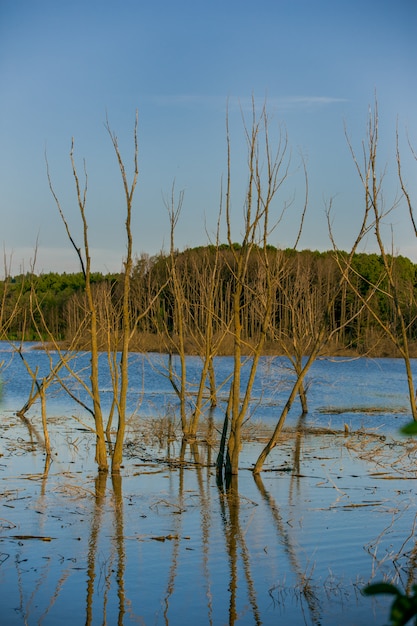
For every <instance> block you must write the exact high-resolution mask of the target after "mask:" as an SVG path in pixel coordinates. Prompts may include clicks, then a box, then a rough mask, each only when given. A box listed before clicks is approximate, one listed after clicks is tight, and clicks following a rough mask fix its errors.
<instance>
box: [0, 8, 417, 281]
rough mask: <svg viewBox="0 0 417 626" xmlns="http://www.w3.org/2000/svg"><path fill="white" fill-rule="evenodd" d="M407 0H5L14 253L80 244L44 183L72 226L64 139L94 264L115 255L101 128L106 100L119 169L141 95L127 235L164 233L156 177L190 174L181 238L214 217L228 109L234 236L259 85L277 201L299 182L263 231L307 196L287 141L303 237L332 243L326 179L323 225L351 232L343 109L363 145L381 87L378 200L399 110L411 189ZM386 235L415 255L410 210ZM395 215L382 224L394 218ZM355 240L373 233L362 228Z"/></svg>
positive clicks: (110, 161) (113, 199)
mask: <svg viewBox="0 0 417 626" xmlns="http://www.w3.org/2000/svg"><path fill="white" fill-rule="evenodd" d="M416 28H417V2H416V1H415V0H397V2H392V0H391V1H387V0H343V1H341V0H331V1H327V0H315V1H312V0H257V2H253V1H252V2H248V1H247V0H210V2H208V1H207V0H206V1H205V2H202V1H200V0H181V1H178V0H153V1H152V2H149V1H148V2H144V1H142V0H119V1H118V2H116V1H115V0H112V1H111V0H82V1H80V0H73V1H72V2H68V3H66V2H57V1H56V0H0V80H1V93H2V96H1V98H0V185H1V194H0V211H1V223H2V230H1V243H2V245H3V247H4V249H5V251H6V255H7V257H8V258H10V257H11V258H12V271H13V273H16V272H17V271H20V270H22V269H24V270H27V269H29V267H30V262H31V260H32V259H33V256H34V249H35V247H36V245H37V246H38V253H37V265H36V270H37V271H38V272H40V271H50V270H56V271H77V270H78V265H77V259H76V258H75V255H74V252H73V251H72V249H71V247H70V245H69V243H68V241H67V239H66V235H65V231H64V228H63V226H62V223H61V222H60V219H59V216H58V213H57V211H56V207H55V205H54V201H53V198H52V196H51V194H50V191H49V188H48V182H47V177H46V169H45V159H44V154H45V151H46V152H47V155H48V161H49V165H50V170H51V176H52V179H53V182H54V186H55V190H56V193H57V195H58V196H59V198H60V201H61V204H62V208H63V210H64V211H65V213H66V216H67V219H68V222H69V224H70V227H71V229H72V231H73V234H74V236H75V237H76V238H77V240H78V239H79V237H80V233H81V231H80V221H79V215H78V212H77V205H76V197H75V194H74V185H73V180H72V175H71V167H70V161H69V150H70V145H71V138H72V137H74V141H75V156H76V160H77V164H78V166H79V169H80V172H81V171H82V167H83V159H85V162H86V167H87V171H88V185H89V192H88V201H87V217H88V221H89V235H90V245H91V248H92V256H93V266H94V269H97V270H100V271H117V270H119V269H120V268H121V264H122V259H123V254H124V250H125V243H124V237H123V220H124V203H123V193H122V186H121V181H120V176H119V173H118V169H117V163H116V160H115V156H114V153H113V150H112V146H111V143H110V139H109V137H108V135H107V134H106V131H105V128H104V122H105V120H106V115H107V116H108V119H109V123H110V126H111V128H112V129H113V130H114V131H115V132H116V134H117V136H118V138H119V142H120V147H121V151H122V154H123V156H124V158H125V161H126V165H127V166H128V169H129V171H131V169H130V165H131V162H132V150H133V141H132V139H133V134H132V133H133V126H134V119H135V111H136V109H137V110H138V113H139V166H140V174H139V181H138V187H137V192H136V196H135V204H134V249H135V252H136V253H137V254H140V253H142V252H145V253H149V254H155V253H157V252H158V251H160V250H161V249H162V248H164V249H166V247H167V244H168V241H169V224H168V217H167V212H166V208H165V206H164V195H167V194H169V193H170V190H171V187H172V184H173V181H174V180H175V186H176V189H177V190H178V191H179V190H182V189H183V190H184V192H185V197H184V205H183V211H182V216H181V219H180V222H179V224H178V228H177V234H176V243H177V246H178V247H179V248H180V249H181V248H184V247H186V246H196V245H203V244H205V243H207V241H208V238H209V237H210V236H212V235H213V233H214V231H215V227H216V220H217V214H218V210H219V198H220V186H221V177H222V175H224V174H225V172H226V142H225V115H226V107H227V102H228V103H229V105H228V106H229V118H230V127H231V131H232V136H231V140H232V167H233V194H234V195H233V198H232V203H233V210H234V211H235V215H236V217H235V222H234V228H235V231H234V239H235V240H237V241H238V240H239V239H240V224H239V221H240V218H241V214H242V202H243V196H244V191H245V182H246V178H247V173H246V170H245V150H244V137H243V128H242V122H241V111H242V110H243V111H247V110H248V108H249V105H250V100H251V97H252V96H254V98H255V101H256V103H257V104H259V106H260V105H261V104H262V103H263V101H264V100H266V104H267V109H268V112H269V113H270V116H271V129H272V130H271V135H273V134H274V132H275V131H274V130H273V129H275V128H278V127H279V125H283V126H284V127H285V129H286V131H287V133H288V139H289V143H290V146H291V149H292V161H291V170H290V171H291V176H290V178H289V179H288V181H287V184H286V187H285V189H284V190H283V192H282V194H281V195H280V196H279V198H277V202H276V206H275V209H276V210H277V212H279V211H280V207H281V206H282V205H283V203H284V202H285V201H287V202H288V200H289V199H293V202H292V205H291V209H290V210H289V211H288V212H287V213H286V216H285V219H284V220H283V222H282V223H281V224H280V226H279V228H277V230H276V231H275V232H274V233H273V234H272V235H271V244H273V245H277V246H283V247H287V246H290V245H292V244H293V241H294V237H295V234H296V232H297V229H298V224H299V218H300V212H301V208H302V203H303V193H304V191H303V185H302V176H300V171H299V162H300V157H299V155H300V154H302V155H303V156H304V159H305V161H306V164H307V169H308V175H309V200H310V202H309V209H308V214H307V218H306V222H305V229H304V233H303V236H302V239H301V242H300V247H301V248H310V249H319V250H326V249H329V248H330V241H329V237H328V232H327V225H326V219H325V204H326V202H328V200H329V198H330V197H333V198H334V200H333V206H334V214H333V219H334V222H333V223H334V234H335V237H336V239H337V242H338V244H339V246H340V247H342V248H345V249H348V248H349V247H350V246H351V245H352V242H353V239H354V236H355V233H356V231H357V228H358V227H359V223H360V218H361V214H362V209H363V194H362V190H361V187H360V183H359V180H358V178H357V176H356V174H355V170H354V166H353V163H352V159H351V157H350V154H349V151H348V148H347V143H346V139H345V136H344V124H345V125H346V127H347V129H348V133H349V136H350V138H351V140H352V143H353V145H354V147H355V148H356V149H357V150H358V152H360V149H361V141H362V139H363V138H365V135H366V125H367V117H368V110H369V104H372V102H373V100H374V95H375V93H376V94H377V99H378V105H379V116H380V166H381V170H382V169H383V168H384V167H385V166H386V168H387V170H386V178H385V202H386V204H387V206H388V205H389V204H390V203H391V202H392V201H393V198H394V197H395V194H396V193H397V191H398V183H397V181H396V177H395V160H394V157H395V127H396V123H397V119H398V124H399V129H400V135H401V140H402V146H403V149H402V154H403V165H404V173H405V176H406V179H407V182H408V185H409V188H410V192H411V193H412V195H413V196H414V198H416V197H417V186H416V185H417V184H416V181H417V176H416V172H417V166H416V163H415V162H413V160H412V159H411V158H410V156H409V152H408V149H407V144H406V131H407V132H408V133H409V136H410V139H411V140H412V142H413V145H414V147H416V146H417V116H416V111H417V109H416V102H417V98H416V96H417V80H416V67H417V38H416V37H415V32H416ZM388 221H389V222H390V223H392V227H393V232H394V235H395V247H396V249H397V250H399V252H401V253H403V254H406V255H408V256H410V257H411V258H413V260H416V261H417V254H416V252H415V251H416V250H417V246H416V243H417V242H416V241H415V237H414V235H413V234H412V232H411V229H410V227H409V224H408V222H407V218H406V213H405V212H403V211H401V209H399V210H398V211H396V212H395V213H393V214H391V216H390V218H389V220H388ZM389 226H390V224H388V227H389ZM366 246H367V247H366V249H367V250H369V251H372V250H374V249H375V248H374V242H373V241H372V239H369V240H368V241H367V242H366Z"/></svg>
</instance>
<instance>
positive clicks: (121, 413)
mask: <svg viewBox="0 0 417 626" xmlns="http://www.w3.org/2000/svg"><path fill="white" fill-rule="evenodd" d="M137 127H138V115H137V113H136V118H135V126H134V135H133V137H134V167H133V179H132V182H131V183H130V184H129V182H128V177H127V173H126V170H125V165H124V162H123V160H122V157H121V153H120V150H119V145H118V140H117V137H116V135H115V134H114V133H113V132H112V131H111V129H110V125H109V122H108V120H106V124H105V128H106V130H107V132H108V134H109V136H110V139H111V142H112V145H113V148H114V151H115V154H116V158H117V161H118V165H119V169H120V174H121V178H122V183H123V190H124V195H125V202H126V219H125V232H126V248H127V249H126V257H125V260H124V280H123V296H122V312H121V319H122V336H121V358H120V376H119V375H118V374H116V373H115V371H114V370H113V399H114V403H115V405H116V406H117V410H118V426H117V434H116V440H115V445H114V449H113V453H112V471H113V472H117V471H119V469H120V464H121V461H122V454H123V441H124V436H125V427H126V397H127V389H128V352H129V342H130V339H131V335H132V327H131V311H130V281H131V273H132V263H133V258H132V229H131V218H132V205H133V196H134V192H135V189H136V183H137V178H138V136H137ZM70 159H71V166H72V174H73V178H74V182H75V189H76V195H77V204H78V210H79V214H80V217H81V223H82V232H83V245H82V247H81V246H78V245H77V244H76V242H75V239H74V238H73V235H72V233H71V230H70V228H69V224H68V221H67V219H66V217H65V214H64V212H63V210H62V207H61V203H60V201H59V199H58V196H57V194H56V193H55V190H54V187H53V185H52V180H51V176H50V172H49V164H48V160H47V159H46V165H47V176H48V182H49V187H50V190H51V193H52V195H53V197H54V200H55V203H56V206H57V209H58V212H59V215H60V217H61V219H62V221H63V224H64V226H65V230H66V232H67V235H68V238H69V241H70V243H71V245H72V246H73V248H74V250H75V251H76V254H77V256H78V259H79V261H80V265H81V270H82V273H83V275H84V280H85V295H86V305H87V306H86V309H87V311H86V313H87V320H88V328H89V349H90V354H91V360H90V375H89V379H90V385H89V386H86V385H85V383H84V381H83V380H82V377H81V376H79V375H78V374H77V373H76V371H75V370H74V369H73V368H71V369H70V374H71V375H73V376H75V378H76V379H77V380H78V382H81V384H82V386H83V387H84V389H85V390H86V391H87V392H88V394H89V396H90V398H91V400H92V403H93V408H92V409H91V411H90V412H91V413H92V415H93V417H94V424H95V433H96V462H97V465H98V468H99V470H100V471H107V470H108V460H107V450H106V438H105V427H104V416H103V409H102V401H101V395H100V388H99V353H100V349H99V348H100V346H99V325H98V306H97V301H96V299H95V297H94V292H93V286H92V280H91V255H90V245H89V238H88V221H87V215H86V202H87V189H88V185H87V183H88V177H87V170H86V165H85V161H84V183H83V185H81V183H80V179H79V175H78V171H77V167H76V165H75V159H74V140H72V143H71V151H70ZM108 321H109V320H108ZM67 390H68V388H67ZM68 391H69V390H68Z"/></svg>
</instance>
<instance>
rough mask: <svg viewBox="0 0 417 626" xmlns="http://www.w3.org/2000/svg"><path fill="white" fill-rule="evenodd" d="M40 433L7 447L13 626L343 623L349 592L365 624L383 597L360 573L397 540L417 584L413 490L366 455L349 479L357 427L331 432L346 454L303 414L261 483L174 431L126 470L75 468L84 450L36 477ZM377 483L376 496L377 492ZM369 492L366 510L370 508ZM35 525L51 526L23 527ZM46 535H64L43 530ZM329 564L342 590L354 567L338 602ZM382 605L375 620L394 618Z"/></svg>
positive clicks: (6, 583) (5, 574) (2, 561)
mask: <svg viewBox="0 0 417 626" xmlns="http://www.w3.org/2000/svg"><path fill="white" fill-rule="evenodd" d="M21 427H22V428H23V426H22V425H21ZM81 432H82V431H81ZM32 434H33V433H32V432H30V433H29V436H28V435H26V439H25V441H24V444H25V446H26V444H27V442H29V446H27V447H25V448H24V450H25V455H26V457H25V456H24V455H19V456H18V455H15V457H10V456H7V454H8V452H7V448H6V447H5V448H4V450H5V457H4V461H5V462H6V459H7V463H10V466H7V472H8V474H7V478H8V480H10V481H14V482H13V483H11V482H7V483H6V481H4V482H3V483H2V485H3V494H2V498H3V504H4V505H5V506H9V508H8V509H3V511H4V513H3V515H7V520H6V519H5V518H4V517H3V520H2V523H1V524H0V530H1V532H2V536H1V540H2V544H1V553H2V555H1V556H0V583H1V594H2V598H1V600H2V606H1V608H2V611H3V615H2V618H3V616H4V615H6V620H5V623H7V624H8V626H9V624H10V625H13V626H14V624H20V623H27V624H30V625H31V624H38V623H39V624H41V623H42V624H44V626H47V625H48V624H56V623H62V624H72V623H76V624H79V623H85V624H87V625H88V626H94V625H95V624H105V623H107V624H118V625H122V624H123V625H124V626H127V625H128V624H132V623H140V624H145V625H147V624H166V625H168V624H169V625H170V626H177V625H178V624H181V626H187V625H188V624H193V626H194V624H199V623H201V624H204V623H205V624H209V625H212V624H219V623H229V624H232V625H235V626H237V625H238V624H256V625H258V624H263V625H264V626H266V625H267V624H275V623H279V620H280V619H282V618H283V617H284V619H285V620H286V621H287V622H290V623H292V624H296V625H297V626H299V625H300V624H306V623H309V624H316V625H317V624H319V623H322V624H331V623H336V622H334V621H332V618H333V617H334V615H335V609H334V607H335V606H336V605H337V602H339V601H340V604H341V603H344V606H341V607H340V606H337V608H336V610H338V609H340V614H342V613H344V612H345V611H346V613H345V615H344V617H346V620H345V621H346V622H350V623H353V621H354V620H356V623H364V621H363V617H364V615H368V614H369V613H370V612H371V611H372V610H373V608H374V607H371V606H370V601H369V600H368V599H363V598H361V597H359V600H357V598H356V596H355V600H354V602H351V598H352V597H353V596H352V593H355V592H356V587H355V588H354V584H353V583H352V582H351V581H352V580H353V579H354V577H355V576H356V574H360V575H362V576H363V577H364V581H365V582H367V581H368V579H365V576H367V575H368V576H369V573H368V572H369V571H370V569H371V568H372V567H373V564H374V563H375V567H377V568H378V572H380V571H382V569H381V568H382V567H384V568H385V569H387V563H388V561H387V558H386V553H385V552H384V550H385V549H386V547H387V546H388V547H389V549H391V548H390V546H391V544H393V542H394V541H395V542H396V543H395V546H396V547H398V546H399V548H398V549H402V556H401V567H402V569H403V570H404V568H406V567H408V569H406V572H407V575H408V580H407V581H406V582H407V583H408V584H411V582H412V581H414V580H415V571H416V566H415V563H416V560H417V559H416V556H415V555H416V549H415V547H413V546H411V542H412V537H413V536H414V530H415V526H416V521H415V519H416V516H415V508H414V509H413V508H412V504H413V502H414V501H413V497H414V496H413V491H412V490H410V491H407V490H406V487H407V484H406V483H404V481H403V482H402V483H399V482H398V481H397V482H396V483H394V481H387V480H385V481H383V482H382V481H381V482H380V483H378V487H375V486H374V485H375V478H373V477H370V475H368V474H367V473H366V470H367V469H368V466H367V465H366V463H365V462H364V461H362V460H361V459H358V458H356V457H355V459H354V461H355V468H354V471H355V476H356V477H355V478H354V480H353V479H350V482H348V471H347V468H348V465H347V463H348V462H349V461H350V456H351V455H352V454H354V453H353V452H352V451H351V448H346V447H345V446H344V442H346V441H348V440H347V439H345V438H344V436H343V433H341V435H340V437H339V440H338V442H336V440H334V439H332V441H333V442H334V443H335V447H334V449H333V450H332V449H331V448H330V447H329V440H328V439H327V440H325V439H318V436H317V435H316V436H315V437H314V436H312V435H311V432H310V431H309V429H308V428H305V427H304V421H303V419H300V421H299V423H298V430H297V431H296V432H295V433H292V434H291V435H290V436H288V438H287V439H286V440H283V442H282V448H281V449H279V450H277V452H278V459H281V460H282V458H283V457H284V458H285V457H286V458H288V460H289V461H290V463H284V464H282V463H281V462H280V461H279V462H278V463H277V462H276V460H275V462H274V460H273V459H272V460H271V462H270V469H271V471H270V472H268V471H267V469H265V471H264V472H263V473H262V475H257V476H255V477H254V478H253V477H252V475H251V473H250V472H249V471H248V466H247V468H246V469H245V468H244V467H242V470H241V472H240V475H239V483H238V479H237V477H232V479H231V480H230V481H229V482H228V483H227V484H222V483H220V484H219V483H217V482H216V471H215V452H213V450H212V449H211V448H210V446H209V445H208V444H206V445H204V444H202V443H200V444H197V443H191V442H188V443H187V444H185V443H184V444H183V445H182V446H181V445H180V444H179V443H178V444H177V443H176V442H172V441H171V442H166V447H163V448H158V450H154V451H153V452H152V454H149V456H146V455H147V454H148V451H147V450H146V451H145V450H144V448H143V445H142V444H141V443H140V445H139V444H138V447H137V449H136V450H135V451H134V453H133V454H132V457H131V458H129V459H128V460H127V462H126V466H125V468H123V479H122V476H121V475H120V474H114V475H111V474H106V473H99V474H96V472H95V468H94V470H93V473H91V471H92V470H91V466H90V468H86V470H83V471H80V470H79V468H78V467H77V466H76V465H75V463H74V464H73V465H70V464H71V462H72V461H71V457H68V458H69V459H70V460H69V461H68V460H66V461H65V463H64V462H62V461H60V460H59V459H57V458H56V457H55V456H54V460H53V463H52V465H51V464H50V460H49V459H45V458H44V457H42V456H41V455H39V457H38V466H37V468H36V473H35V472H34V471H33V469H34V468H32V469H29V465H27V466H26V467H25V469H26V471H27V473H26V474H25V473H24V470H23V469H22V465H21V464H22V462H25V460H26V462H28V459H29V458H30V461H31V462H32V459H33V458H35V451H34V448H33V441H34V440H33V437H32ZM66 436H67V435H66ZM85 437H86V438H87V435H85ZM7 441H9V440H7ZM10 441H11V439H10ZM14 441H16V438H14ZM361 441H362V440H361ZM350 442H351V444H352V439H351V438H350ZM3 443H4V444H5V446H6V438H4V439H3ZM336 443H337V445H336ZM80 444H81V442H80ZM15 445H16V444H15ZM381 445H382V442H381ZM164 446H165V444H164ZM39 447H40V446H39ZM67 448H68V446H67ZM22 449H23V448H22ZM55 449H56V448H55ZM323 449H325V450H326V452H325V454H324V455H323V454H322V453H321V450H323ZM384 449H385V448H384ZM26 450H27V451H26ZM399 454H400V452H399ZM62 456H63V453H62ZM248 458H250V457H248ZM251 458H254V457H251ZM345 463H346V469H345V470H343V472H344V474H343V475H342V467H343V465H344V464H345ZM19 464H20V465H19ZM248 465H249V463H248ZM359 466H360V467H359ZM2 467H4V468H6V463H4V466H3V465H2ZM51 468H52V469H51ZM307 468H308V470H309V471H307ZM288 470H291V471H288ZM314 470H317V473H315V471H314ZM19 471H20V474H21V475H20V476H19ZM349 471H352V470H351V469H350V468H349ZM360 471H361V472H362V476H361V477H359V476H357V474H359V472H360ZM3 472H4V474H3V475H4V476H6V470H3ZM327 473H328V476H329V480H327V481H326V480H324V478H323V475H325V474H327ZM261 476H262V478H261ZM339 476H340V477H341V478H340V482H339V484H342V481H343V488H344V490H345V491H346V490H347V489H348V488H349V485H352V480H353V483H354V485H353V488H352V487H351V491H350V494H348V495H346V496H345V497H344V500H343V502H342V503H341V504H340V503H339V501H337V502H336V503H335V501H334V488H333V483H334V482H335V479H336V478H338V477H339ZM9 477H10V478H9ZM28 477H30V479H31V480H28ZM6 484H7V491H6ZM370 487H372V492H370V491H369V489H370ZM239 488H240V490H241V492H240V493H239ZM376 489H378V491H376ZM383 489H385V491H382V490H383ZM394 489H397V490H398V489H402V493H403V495H402V500H401V501H400V499H399V497H400V496H396V498H397V499H396V500H394V498H393V496H392V495H390V494H392V493H393V490H394ZM12 490H13V491H12ZM123 492H124V493H123ZM374 492H375V497H371V500H372V501H371V502H370V504H371V505H372V506H368V504H369V503H368V500H369V499H370V498H369V495H367V494H371V493H372V494H373V493H374ZM395 493H397V492H395ZM398 493H400V492H399V491H398ZM349 495H350V499H349ZM314 498H315V499H314ZM360 498H362V499H365V504H366V505H367V506H365V507H364V508H360V507H359V506H358V505H360V504H361V500H360ZM384 498H386V499H385V500H384ZM385 502H386V503H387V504H386V505H385ZM402 502H403V503H404V504H403V505H402V504H401V503H402ZM381 503H382V504H381ZM335 504H337V506H335ZM392 504H396V505H398V507H399V508H398V514H396V516H395V522H396V523H395V528H393V527H392V525H391V526H390V527H389V528H387V523H388V522H387V519H386V516H385V522H384V521H383V520H384V515H382V514H383V513H384V512H385V510H388V506H391V505H392ZM383 505H384V507H385V508H384V509H383V510H382V506H383ZM400 505H401V506H402V508H401V507H400ZM6 511H7V513H6ZM358 513H360V514H361V520H362V519H363V520H368V519H369V520H371V522H372V524H371V523H369V524H368V526H369V528H368V527H365V524H363V523H362V522H361V523H360V524H358V523H357V525H356V528H355V526H354V525H353V524H352V520H358V519H359V517H358ZM323 520H325V521H324V522H323ZM389 520H391V517H390V518H389ZM389 520H388V521H389ZM6 522H7V524H6ZM378 524H379V525H378ZM397 524H398V528H397ZM32 526H33V528H32ZM324 526H326V528H327V530H326V533H323V527H324ZM410 528H411V531H410ZM34 529H35V530H34ZM347 530H349V532H350V533H354V532H355V531H356V535H353V536H352V534H351V535H350V541H351V543H350V544H349V546H350V547H349V548H348V551H345V552H343V551H342V552H340V543H339V537H340V536H341V534H342V533H343V531H347ZM25 532H34V534H35V535H36V534H37V535H39V536H37V537H32V536H31V535H27V536H26V538H24V537H23V538H21V535H20V534H18V533H25ZM324 535H325V536H324ZM48 537H51V541H45V542H42V541H39V539H42V538H45V539H48ZM375 537H377V540H375ZM407 537H409V539H408V540H407V541H406V542H405V541H404V539H407ZM25 539H27V540H25ZM36 539H38V541H35V540H36ZM366 541H368V546H369V542H370V541H373V543H372V545H371V547H372V546H373V545H374V544H375V541H377V543H376V544H375V552H376V548H378V554H379V555H380V556H381V557H382V558H383V562H381V564H379V563H377V562H376V560H375V559H376V556H377V555H374V554H372V553H371V551H370V549H369V550H368V552H367V551H366V550H364V549H363V547H364V545H365V547H366V545H367V544H366V543H365V542H366ZM320 542H321V543H320ZM403 544H404V547H403V548H402V546H403ZM316 548H317V550H316ZM341 549H342V550H343V546H342V548H341ZM406 551H407V554H406ZM340 555H342V558H341V556H340ZM312 558H314V559H315V569H314V578H313V571H312V569H310V565H309V564H310V559H312ZM344 559H345V560H347V561H348V566H349V565H350V567H351V569H350V570H348V569H345V564H344V563H343V561H344ZM359 559H360V560H359ZM330 567H332V568H335V569H336V572H335V573H334V574H333V573H332V576H333V579H332V580H334V581H335V585H336V584H338V583H339V582H340V581H343V576H346V577H350V576H351V578H349V579H347V578H346V579H345V580H346V583H343V585H344V587H343V591H342V593H343V594H344V593H345V591H346V590H347V593H350V594H351V595H350V596H349V598H350V599H349V601H345V600H344V598H345V597H348V596H347V595H346V596H345V595H343V596H342V593H339V595H338V596H337V597H336V593H338V590H337V589H336V587H335V589H336V591H331V589H330V585H329V587H327V588H326V580H327V578H326V577H327V576H328V572H329V571H330ZM345 572H346V573H345ZM352 589H354V591H352ZM332 593H333V596H332V597H330V595H331V594H332ZM328 594H329V595H328ZM348 604H349V606H348ZM3 605H4V606H5V607H6V611H4V610H3ZM357 607H359V608H357ZM382 608H383V611H381V610H380V606H378V610H377V611H375V614H373V615H372V617H371V618H370V620H369V621H368V623H369V624H371V623H375V624H377V623H382V621H383V619H384V618H385V616H386V610H385V608H384V607H382ZM332 611H333V613H332ZM378 611H379V612H378ZM352 615H354V617H352ZM358 615H359V618H357V616H358ZM9 617H11V619H10V620H9ZM351 617H352V619H351ZM70 619H71V621H70ZM65 620H66V621H65ZM361 620H362V621H361ZM372 620H374V621H372Z"/></svg>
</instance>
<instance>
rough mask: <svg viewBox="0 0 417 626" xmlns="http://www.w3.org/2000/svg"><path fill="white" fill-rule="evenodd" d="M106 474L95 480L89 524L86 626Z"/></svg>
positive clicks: (89, 621) (90, 616) (89, 620)
mask: <svg viewBox="0 0 417 626" xmlns="http://www.w3.org/2000/svg"><path fill="white" fill-rule="evenodd" d="M106 482H107V473H106V472H98V474H97V477H96V479H95V506H94V512H93V519H92V522H91V533H90V540H89V542H88V545H89V549H88V555H87V598H86V621H85V623H86V626H91V624H93V596H94V581H95V578H96V571H95V568H96V558H97V543H98V536H99V532H100V525H101V518H102V513H103V505H104V502H105V498H106Z"/></svg>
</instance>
